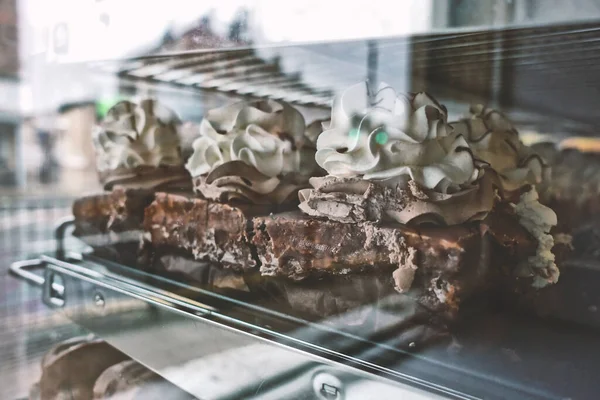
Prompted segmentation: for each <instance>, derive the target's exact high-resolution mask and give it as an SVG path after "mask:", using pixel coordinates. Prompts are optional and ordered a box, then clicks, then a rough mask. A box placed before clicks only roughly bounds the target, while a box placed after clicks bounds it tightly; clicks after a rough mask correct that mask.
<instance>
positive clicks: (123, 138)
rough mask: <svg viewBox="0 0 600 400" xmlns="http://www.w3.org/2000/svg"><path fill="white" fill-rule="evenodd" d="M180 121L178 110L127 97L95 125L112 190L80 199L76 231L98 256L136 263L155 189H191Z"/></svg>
mask: <svg viewBox="0 0 600 400" xmlns="http://www.w3.org/2000/svg"><path fill="white" fill-rule="evenodd" d="M178 123H179V120H178V118H177V117H176V116H175V114H174V113H173V112H172V111H170V110H168V109H166V108H165V107H163V106H161V105H160V104H158V103H156V102H154V101H153V100H144V101H142V102H141V103H140V104H139V105H137V104H134V103H131V102H128V101H123V102H120V103H117V104H116V105H115V106H113V107H112V108H111V109H110V110H109V111H108V113H107V116H106V118H105V119H104V121H102V123H101V124H100V125H99V126H98V127H97V128H96V129H95V131H94V145H95V149H96V161H97V169H98V174H99V177H100V181H101V183H102V184H103V186H104V189H105V190H106V192H105V193H100V194H97V195H90V196H85V197H82V198H80V199H78V200H76V201H75V203H74V204H73V215H74V217H75V235H76V236H77V237H79V238H81V239H82V240H84V241H85V242H86V243H87V244H89V245H90V246H92V247H93V248H94V250H95V251H96V253H97V254H98V255H102V256H104V257H109V258H111V259H115V260H117V261H121V262H125V263H131V262H134V261H135V259H136V257H137V249H138V247H139V245H140V241H141V232H142V221H143V216H144V209H145V208H146V207H147V206H148V205H149V204H150V203H151V202H152V200H153V198H154V193H155V191H157V190H164V191H169V192H175V193H177V192H186V191H187V192H189V191H191V181H190V177H189V174H188V173H187V171H186V170H185V168H184V167H183V162H184V160H183V158H182V157H181V151H180V149H179V142H178V140H179V139H178V136H177V125H178Z"/></svg>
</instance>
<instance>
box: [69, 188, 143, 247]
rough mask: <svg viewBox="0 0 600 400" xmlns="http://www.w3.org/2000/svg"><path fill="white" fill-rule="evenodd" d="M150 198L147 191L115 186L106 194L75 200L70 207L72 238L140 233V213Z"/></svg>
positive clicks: (141, 217) (141, 219) (141, 215)
mask: <svg viewBox="0 0 600 400" xmlns="http://www.w3.org/2000/svg"><path fill="white" fill-rule="evenodd" d="M153 198H154V193H153V191H151V190H147V189H126V188H124V187H122V186H116V187H115V188H114V189H113V190H112V191H111V192H109V193H103V194H98V195H91V196H86V197H82V198H80V199H77V200H75V202H74V203H73V216H74V217H75V235H77V236H85V235H94V234H103V233H107V232H109V231H112V232H117V233H119V232H126V231H131V230H140V229H141V227H142V221H143V218H144V209H145V208H146V206H148V205H149V204H150V202H152V199H153Z"/></svg>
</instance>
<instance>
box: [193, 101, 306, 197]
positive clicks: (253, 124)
mask: <svg viewBox="0 0 600 400" xmlns="http://www.w3.org/2000/svg"><path fill="white" fill-rule="evenodd" d="M305 128H306V127H305V122H304V117H302V115H301V114H300V113H299V112H298V111H297V110H296V109H295V108H293V107H292V106H290V105H288V104H286V103H284V102H278V101H273V100H258V101H251V102H238V103H235V104H232V105H229V106H225V107H222V108H218V109H214V110H210V111H209V112H208V113H207V115H206V116H205V118H204V119H203V120H202V122H201V124H200V135H201V136H200V137H199V138H198V139H196V140H195V141H194V144H193V148H194V152H193V154H192V156H191V157H190V159H189V160H188V162H187V164H186V168H187V169H188V171H189V172H190V173H191V175H192V177H194V178H195V179H194V180H195V188H196V190H197V191H199V192H200V193H201V194H203V195H204V196H205V197H206V198H209V199H213V200H219V201H228V200H232V199H233V198H240V199H245V200H249V201H251V202H255V203H281V202H283V201H285V200H287V199H288V198H289V197H290V194H291V193H293V192H294V191H295V190H297V188H299V187H302V186H303V185H304V186H306V184H307V181H308V178H309V177H310V176H311V174H312V173H313V172H314V171H315V167H316V164H315V162H314V149H310V147H308V146H305V142H307V141H308V139H307V138H306V137H305ZM234 167H235V168H234Z"/></svg>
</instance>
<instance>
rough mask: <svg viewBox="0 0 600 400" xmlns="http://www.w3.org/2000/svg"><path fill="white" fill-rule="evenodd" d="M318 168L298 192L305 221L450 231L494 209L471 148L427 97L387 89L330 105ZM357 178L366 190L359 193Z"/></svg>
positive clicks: (362, 89) (353, 90) (348, 95)
mask: <svg viewBox="0 0 600 400" xmlns="http://www.w3.org/2000/svg"><path fill="white" fill-rule="evenodd" d="M316 161H317V163H318V164H319V165H320V166H321V167H322V168H323V169H325V170H326V171H327V172H328V174H329V175H328V177H327V179H326V180H323V179H313V180H311V183H312V184H313V187H314V189H311V190H303V191H301V192H300V200H301V206H300V208H301V209H302V210H303V211H304V212H306V213H308V214H310V215H315V216H327V217H328V218H331V219H335V220H339V221H342V222H351V221H364V220H380V219H391V220H394V221H397V222H400V223H408V222H411V221H413V222H416V221H418V222H419V223H420V222H426V221H434V222H440V223H442V224H448V225H452V224H459V223H462V222H465V221H468V220H473V219H481V218H483V217H485V215H486V214H487V212H489V210H490V209H491V207H492V205H493V192H492V190H491V186H490V185H487V184H486V185H480V184H479V178H481V177H482V174H483V171H482V168H480V165H479V164H478V163H477V162H476V160H475V159H474V157H473V154H472V152H471V150H470V148H469V144H468V143H467V141H466V140H465V138H464V137H462V136H461V135H459V134H457V133H455V132H453V130H452V127H451V126H450V125H448V123H447V111H446V108H445V107H444V106H442V105H441V104H439V103H438V102H437V101H436V100H435V99H433V98H432V97H430V96H429V95H427V94H426V93H416V94H409V95H400V96H398V95H397V93H396V92H395V91H394V90H393V89H392V88H391V87H389V86H387V85H384V84H383V85H381V86H380V87H379V88H378V90H377V92H376V93H369V88H368V86H367V84H366V83H361V84H358V85H355V86H352V87H350V88H349V89H347V90H346V91H345V92H344V93H343V94H342V95H341V96H340V97H338V98H336V100H335V102H334V106H333V109H332V118H331V125H330V127H329V129H327V130H325V131H324V132H323V133H322V134H321V135H320V136H319V138H318V140H317V154H316ZM356 178H359V179H361V180H363V181H365V182H367V183H369V184H368V185H363V184H361V185H358V186H357V185H356ZM350 182H352V184H349V183H350ZM373 185H374V186H373ZM343 188H346V189H343ZM357 188H358V189H357ZM378 188H381V189H378ZM359 189H360V190H359ZM363 189H364V190H363ZM336 190H342V192H340V193H337V194H336V193H333V191H336ZM375 197H377V199H375ZM457 207H458V208H457Z"/></svg>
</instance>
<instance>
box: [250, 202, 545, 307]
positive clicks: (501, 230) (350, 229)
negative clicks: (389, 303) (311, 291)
mask: <svg viewBox="0 0 600 400" xmlns="http://www.w3.org/2000/svg"><path fill="white" fill-rule="evenodd" d="M511 218H513V216H512V215H510V214H504V213H500V214H499V215H497V214H495V213H492V214H491V215H490V217H489V219H487V220H486V221H484V223H473V224H469V225H463V226H454V227H430V228H422V229H414V228H409V227H406V226H400V225H388V226H376V225H372V224H368V223H362V224H344V223H339V222H334V221H329V220H321V219H315V218H311V217H307V216H305V215H304V214H301V213H299V212H295V213H285V214H279V215H274V216H269V217H262V218H255V219H254V235H253V238H252V244H253V245H254V246H256V253H257V256H258V259H259V261H260V270H261V273H262V274H263V275H270V276H278V277H284V278H287V279H292V280H302V279H305V278H307V277H311V276H312V277H318V276H332V275H350V274H367V275H373V276H376V277H382V279H388V280H389V288H395V289H396V291H398V292H400V293H404V294H406V295H408V296H411V297H413V298H416V299H417V301H418V302H419V304H422V305H424V306H425V307H427V308H429V309H430V310H435V311H436V312H441V313H445V314H446V315H447V316H448V317H450V318H453V317H455V316H456V314H457V312H458V309H459V305H460V303H461V302H464V301H465V300H467V299H468V298H470V297H473V296H474V295H476V294H478V293H482V292H485V291H490V292H491V291H494V290H499V289H500V287H501V286H502V284H501V282H507V281H511V280H512V279H513V278H512V272H513V271H512V269H514V267H515V266H516V265H517V264H518V263H519V262H520V261H522V260H523V259H526V257H528V256H529V255H532V254H534V253H535V249H536V246H537V243H536V242H535V240H534V239H533V238H532V237H531V236H530V235H529V234H528V233H527V232H526V231H525V229H523V228H522V227H521V226H520V224H519V223H518V221H516V219H514V218H513V219H511Z"/></svg>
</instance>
